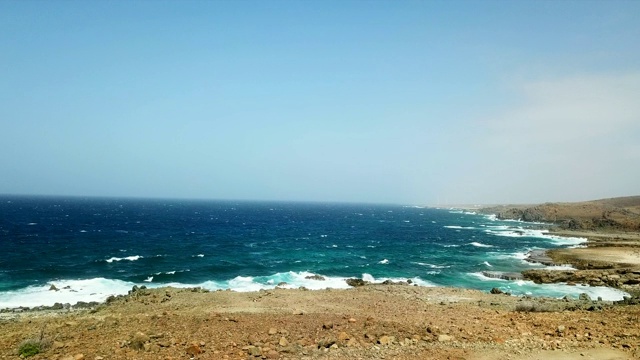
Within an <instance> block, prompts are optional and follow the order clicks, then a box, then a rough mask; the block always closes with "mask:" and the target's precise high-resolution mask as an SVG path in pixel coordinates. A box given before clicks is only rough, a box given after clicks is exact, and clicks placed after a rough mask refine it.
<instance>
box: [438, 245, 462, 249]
mask: <svg viewBox="0 0 640 360" xmlns="http://www.w3.org/2000/svg"><path fill="white" fill-rule="evenodd" d="M442 247H447V248H448V247H460V245H442Z"/></svg>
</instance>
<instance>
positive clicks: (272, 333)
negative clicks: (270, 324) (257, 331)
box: [269, 328, 278, 335]
mask: <svg viewBox="0 0 640 360" xmlns="http://www.w3.org/2000/svg"><path fill="white" fill-rule="evenodd" d="M277 333H278V330H277V329H276V328H269V335H275V334H277Z"/></svg>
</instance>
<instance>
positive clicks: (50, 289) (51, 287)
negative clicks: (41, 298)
mask: <svg viewBox="0 0 640 360" xmlns="http://www.w3.org/2000/svg"><path fill="white" fill-rule="evenodd" d="M49 291H60V289H58V288H57V287H56V286H55V285H53V284H51V286H50V287H49Z"/></svg>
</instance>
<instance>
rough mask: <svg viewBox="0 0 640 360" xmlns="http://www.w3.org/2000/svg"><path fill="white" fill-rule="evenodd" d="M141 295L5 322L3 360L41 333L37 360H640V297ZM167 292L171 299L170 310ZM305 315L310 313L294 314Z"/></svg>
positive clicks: (394, 292) (391, 291)
mask: <svg viewBox="0 0 640 360" xmlns="http://www.w3.org/2000/svg"><path fill="white" fill-rule="evenodd" d="M142 290H143V292H144V293H145V294H148V295H139V294H138V292H139V291H140V289H139V288H138V291H134V292H132V294H131V295H125V296H121V297H116V298H114V300H112V301H111V302H110V303H109V304H102V305H101V306H100V307H99V308H97V309H95V310H72V311H69V310H67V309H62V310H50V311H52V313H42V312H40V311H23V312H20V313H3V314H2V315H0V325H2V330H3V331H2V332H0V358H7V359H9V358H12V359H13V358H17V356H16V349H17V347H18V346H19V344H20V343H21V341H23V340H25V339H29V338H31V337H33V335H34V334H42V335H40V336H42V337H43V338H44V339H45V340H51V341H52V346H49V347H48V348H47V349H46V350H45V351H44V353H42V354H39V355H37V356H36V357H34V358H35V359H64V358H67V357H69V356H71V358H74V359H75V357H74V356H76V355H78V354H82V357H83V358H85V359H96V360H101V359H133V358H136V359H140V360H152V359H168V358H171V359H181V358H185V359H186V358H193V359H247V358H248V357H250V358H255V359H258V358H262V359H285V358H288V359H309V360H320V359H382V358H386V359H392V358H393V359H398V360H409V359H435V360H445V359H476V358H492V359H506V358H510V359H513V360H524V359H529V358H530V357H529V356H530V355H531V354H533V353H535V354H539V355H540V356H545V358H554V355H557V354H567V355H570V356H571V357H569V358H571V359H573V358H585V359H601V358H619V359H632V358H638V357H639V356H640V350H638V349H640V328H638V327H637V326H635V322H636V320H637V319H638V318H639V317H640V305H638V302H639V301H640V299H636V298H628V299H625V300H624V303H622V302H620V304H619V305H613V304H612V303H611V302H607V301H598V300H595V301H594V300H591V299H589V298H588V297H587V296H582V297H581V298H580V299H575V300H574V299H569V298H565V299H561V300H558V299H548V298H546V299H545V298H532V297H521V298H519V297H514V296H504V295H500V296H498V295H491V294H487V293H483V292H480V291H473V290H465V289H455V288H437V287H433V288H431V287H413V286H386V285H375V286H360V287H357V288H351V289H346V290H335V289H333V290H318V291H301V290H295V289H275V290H269V291H268V292H253V293H240V292H234V291H214V292H209V293H207V292H202V291H198V289H197V288H193V289H175V288H158V289H142ZM194 290H195V291H194ZM167 292H169V293H171V301H170V302H163V301H162V299H163V298H164V296H165V294H166V293H167ZM266 294H270V295H269V296H266ZM262 295H265V296H262ZM260 296H262V297H260ZM258 297H260V301H256V299H257V298H258ZM299 309H304V312H305V313H306V314H313V315H312V316H298V315H296V314H297V313H299V312H300V310H299ZM54 311H55V312H54ZM45 325H46V326H45ZM43 329H44V330H43ZM54 341H55V342H54ZM205 341H206V343H205ZM594 345H596V346H594ZM487 356H488V357H487ZM78 358H81V357H78Z"/></svg>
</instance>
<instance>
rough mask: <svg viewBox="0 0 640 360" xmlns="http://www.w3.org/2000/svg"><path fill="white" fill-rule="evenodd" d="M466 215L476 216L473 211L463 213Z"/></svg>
mask: <svg viewBox="0 0 640 360" xmlns="http://www.w3.org/2000/svg"><path fill="white" fill-rule="evenodd" d="M464 213H465V214H466V215H476V212H475V211H465V212H464Z"/></svg>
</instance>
